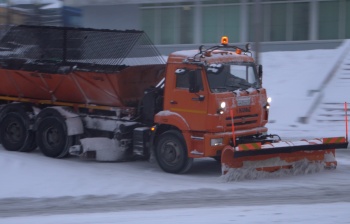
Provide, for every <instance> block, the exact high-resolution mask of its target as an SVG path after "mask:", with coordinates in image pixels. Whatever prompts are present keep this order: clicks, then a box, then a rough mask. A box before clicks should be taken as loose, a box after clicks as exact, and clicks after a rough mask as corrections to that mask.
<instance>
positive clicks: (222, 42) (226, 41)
mask: <svg viewBox="0 0 350 224" xmlns="http://www.w3.org/2000/svg"><path fill="white" fill-rule="evenodd" d="M221 44H222V45H227V44H228V37H227V36H223V37H221Z"/></svg>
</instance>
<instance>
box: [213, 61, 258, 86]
mask: <svg viewBox="0 0 350 224" xmlns="http://www.w3.org/2000/svg"><path fill="white" fill-rule="evenodd" d="M207 77H208V82H209V87H210V89H211V91H212V92H227V91H235V90H246V89H249V88H251V87H252V88H256V89H257V88H260V82H259V79H258V77H257V74H256V70H255V67H254V65H253V64H210V65H209V66H208V67H207Z"/></svg>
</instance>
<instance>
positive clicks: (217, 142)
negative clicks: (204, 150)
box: [210, 138, 224, 146]
mask: <svg viewBox="0 0 350 224" xmlns="http://www.w3.org/2000/svg"><path fill="white" fill-rule="evenodd" d="M223 141H224V139H223V138H212V139H210V145H211V146H218V145H222V143H223Z"/></svg>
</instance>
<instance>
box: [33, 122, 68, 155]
mask: <svg viewBox="0 0 350 224" xmlns="http://www.w3.org/2000/svg"><path fill="white" fill-rule="evenodd" d="M72 142H73V137H72V136H68V135H67V127H66V124H65V122H64V121H62V120H61V119H58V118H56V117H46V118H44V119H43V120H42V121H40V123H39V125H38V128H37V132H36V144H37V145H38V147H39V149H40V151H41V152H42V153H43V154H44V155H45V156H48V157H52V158H62V157H65V156H67V155H68V151H69V147H70V146H72Z"/></svg>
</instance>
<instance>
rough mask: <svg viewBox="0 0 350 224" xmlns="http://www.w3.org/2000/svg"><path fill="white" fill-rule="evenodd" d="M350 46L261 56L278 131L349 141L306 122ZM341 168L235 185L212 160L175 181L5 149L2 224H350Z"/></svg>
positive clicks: (348, 178)
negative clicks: (223, 175) (326, 80)
mask: <svg viewBox="0 0 350 224" xmlns="http://www.w3.org/2000/svg"><path fill="white" fill-rule="evenodd" d="M349 45H350V43H349V42H345V43H344V44H343V45H342V46H341V47H340V48H338V49H334V50H311V51H293V52H268V53H263V54H262V55H261V58H262V63H263V65H264V81H263V84H264V86H265V87H266V88H267V90H268V95H269V96H271V97H272V100H273V101H272V103H271V112H270V123H269V124H268V127H269V129H270V133H274V134H280V135H281V136H282V137H283V138H297V139H302V138H309V137H312V138H313V137H334V136H344V135H345V124H344V126H342V125H338V124H337V125H335V126H333V124H332V123H331V122H330V123H329V124H327V125H328V128H324V129H322V130H320V128H319V125H318V124H317V122H316V121H315V120H313V119H310V122H308V123H306V124H303V123H300V122H298V121H299V118H300V117H305V116H306V115H307V114H308V111H309V110H310V107H311V105H313V102H314V101H315V100H316V98H317V94H318V93H319V92H320V87H321V86H322V83H323V82H324V80H325V79H326V78H327V75H328V73H329V72H330V71H331V70H332V69H333V66H334V64H335V63H336V62H337V61H338V60H339V57H340V56H341V55H342V54H343V53H344V51H346V50H347V48H348V46H349ZM331 88H332V85H329V86H327V91H331V92H332V93H333V94H335V93H337V94H339V97H343V98H344V97H345V98H346V97H348V96H349V95H350V94H347V93H348V92H349V90H347V89H350V88H347V87H344V88H343V89H341V88H337V87H334V86H333V88H335V89H331ZM346 91H348V92H346ZM341 100H343V99H341ZM348 101H350V100H348ZM315 113H317V112H315ZM315 113H314V114H315ZM337 160H338V167H337V169H336V170H322V171H321V172H319V173H312V174H305V175H302V174H299V175H293V174H290V175H284V176H276V175H271V176H267V177H265V178H262V179H257V180H240V181H236V182H226V181H225V179H223V178H222V177H220V175H221V172H220V171H221V167H220V164H219V163H217V162H216V161H214V160H212V159H198V160H196V161H195V163H194V167H193V169H192V170H191V172H190V173H188V174H186V175H171V174H167V173H164V172H162V171H161V170H160V169H159V168H158V167H157V165H156V164H155V163H150V162H148V161H134V162H121V163H99V162H94V161H84V160H79V159H78V158H74V157H71V158H67V159H63V160H58V159H51V158H47V157H45V156H43V155H42V154H41V153H39V152H33V153H30V154H28V153H18V152H8V151H5V150H3V149H0V223H4V224H11V223H26V224H31V223H33V224H34V223H35V224H37V223H45V224H46V223H52V224H56V223H57V224H58V223H60V224H61V223H129V224H132V223H211V224H212V223H272V222H276V223H349V218H350V215H349V208H350V152H349V151H348V150H346V149H342V150H338V151H337Z"/></svg>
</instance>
